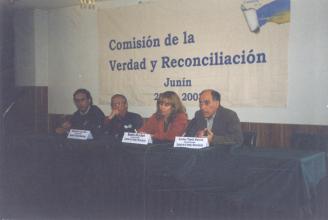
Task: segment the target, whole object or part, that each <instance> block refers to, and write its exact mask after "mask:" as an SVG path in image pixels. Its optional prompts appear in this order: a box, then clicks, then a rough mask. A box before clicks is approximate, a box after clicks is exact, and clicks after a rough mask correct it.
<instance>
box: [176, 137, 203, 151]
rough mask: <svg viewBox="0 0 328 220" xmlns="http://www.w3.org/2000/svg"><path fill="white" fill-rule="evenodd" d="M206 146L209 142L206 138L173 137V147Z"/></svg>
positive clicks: (198, 147)
mask: <svg viewBox="0 0 328 220" xmlns="http://www.w3.org/2000/svg"><path fill="white" fill-rule="evenodd" d="M208 146H209V144H208V140H207V138H197V137H175V141H174V147H186V148H193V149H200V148H204V147H208Z"/></svg>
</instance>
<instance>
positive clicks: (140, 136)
mask: <svg viewBox="0 0 328 220" xmlns="http://www.w3.org/2000/svg"><path fill="white" fill-rule="evenodd" d="M122 143H130V144H144V145H147V144H151V143H153V141H152V139H151V136H150V134H144V133H132V132H124V135H123V138H122Z"/></svg>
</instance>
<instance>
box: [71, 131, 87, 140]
mask: <svg viewBox="0 0 328 220" xmlns="http://www.w3.org/2000/svg"><path fill="white" fill-rule="evenodd" d="M67 138H69V139H76V140H92V139H93V136H92V134H91V131H89V130H78V129H71V130H69V133H68V135H67Z"/></svg>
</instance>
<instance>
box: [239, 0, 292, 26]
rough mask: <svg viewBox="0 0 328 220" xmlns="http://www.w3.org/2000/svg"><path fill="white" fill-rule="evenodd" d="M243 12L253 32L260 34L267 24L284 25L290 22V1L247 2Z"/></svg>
mask: <svg viewBox="0 0 328 220" xmlns="http://www.w3.org/2000/svg"><path fill="white" fill-rule="evenodd" d="M241 10H242V12H243V13H244V16H245V18H246V21H247V24H248V27H249V29H250V31H252V32H258V31H259V30H260V28H261V27H262V26H264V25H265V24H266V23H267V22H273V23H276V24H284V23H288V22H289V21H290V0H273V1H272V0H271V1H268V0H245V1H244V2H243V4H242V5H241Z"/></svg>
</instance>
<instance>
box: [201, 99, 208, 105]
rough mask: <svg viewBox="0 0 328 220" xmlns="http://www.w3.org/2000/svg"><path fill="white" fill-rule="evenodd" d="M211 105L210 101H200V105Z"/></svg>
mask: <svg viewBox="0 0 328 220" xmlns="http://www.w3.org/2000/svg"><path fill="white" fill-rule="evenodd" d="M210 103H211V102H210V100H199V105H209V104H210Z"/></svg>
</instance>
